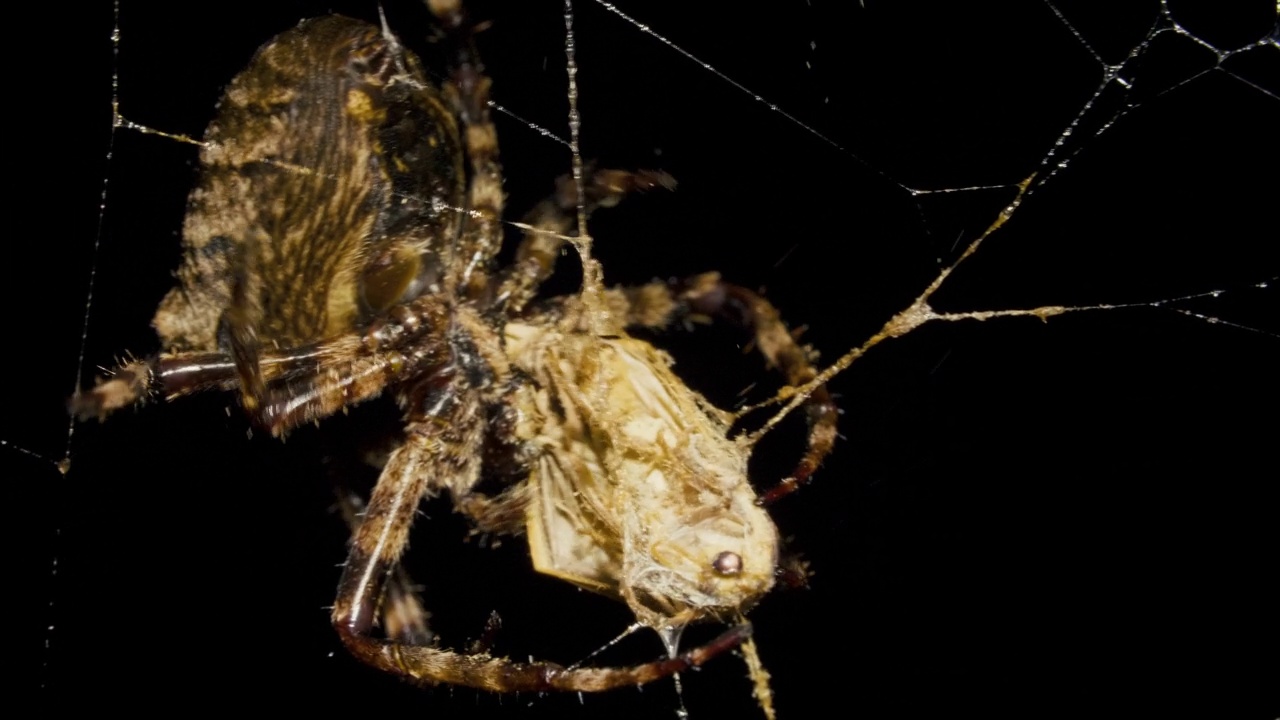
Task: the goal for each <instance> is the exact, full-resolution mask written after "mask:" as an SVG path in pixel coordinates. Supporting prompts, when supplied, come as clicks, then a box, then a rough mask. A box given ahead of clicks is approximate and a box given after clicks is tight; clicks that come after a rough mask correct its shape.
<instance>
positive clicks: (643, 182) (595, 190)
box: [497, 169, 676, 312]
mask: <svg viewBox="0 0 1280 720" xmlns="http://www.w3.org/2000/svg"><path fill="white" fill-rule="evenodd" d="M675 186H676V181H675V179H674V178H672V177H671V176H670V175H668V174H666V173H665V172H661V171H657V170H638V171H635V172H630V171H626V170H609V169H604V170H591V171H590V172H589V173H588V177H587V181H586V183H585V185H584V188H583V195H584V199H585V201H586V207H585V208H584V210H585V211H586V214H587V215H588V216H589V215H590V214H591V213H592V212H594V211H595V210H596V209H598V208H607V207H613V206H614V205H617V204H618V203H619V202H620V201H621V200H622V198H623V196H624V195H626V194H628V193H633V192H643V191H646V190H652V189H654V188H658V187H661V188H666V189H668V190H674V189H675ZM577 208H578V189H577V186H576V185H575V184H574V182H573V177H572V176H570V175H562V176H560V177H559V178H557V179H556V189H555V192H554V193H552V194H551V196H550V197H548V198H546V199H544V200H543V201H542V202H540V203H538V204H537V205H535V206H534V208H533V209H532V210H530V211H529V213H528V214H527V215H525V225H526V226H527V227H526V230H525V236H524V239H523V240H522V241H521V243H520V246H519V247H518V248H517V249H516V258H515V261H514V262H513V263H512V264H511V266H510V267H508V268H507V269H506V270H505V271H504V272H503V273H502V277H501V283H500V285H499V287H498V296H497V305H498V306H499V307H500V308H505V309H506V310H508V311H509V312H520V311H521V310H523V309H524V308H525V306H526V305H528V304H529V302H530V301H531V300H533V297H534V295H535V294H536V293H537V291H538V286H539V285H541V284H542V282H543V281H544V280H546V279H547V278H548V277H550V276H551V273H552V272H554V270H555V265H556V260H558V259H559V257H560V250H561V249H562V248H563V247H564V244H565V243H566V242H568V234H569V231H570V230H572V229H573V228H574V226H576V225H577V224H578V216H577Z"/></svg>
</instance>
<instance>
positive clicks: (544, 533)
mask: <svg viewBox="0 0 1280 720" xmlns="http://www.w3.org/2000/svg"><path fill="white" fill-rule="evenodd" d="M429 7H430V9H431V12H432V13H433V14H434V15H435V17H436V19H437V20H438V21H439V23H440V25H441V26H442V28H443V29H444V30H445V34H446V36H447V37H446V42H447V47H448V49H449V52H450V56H451V58H452V68H451V69H450V71H449V73H448V76H447V78H446V80H445V81H444V82H443V83H442V84H441V85H440V87H435V86H433V85H432V84H431V83H430V82H428V81H427V79H426V76H425V74H424V72H423V70H422V67H421V63H420V61H419V60H418V59H417V58H416V57H415V56H414V55H413V54H412V53H410V52H408V51H407V50H405V49H403V48H402V47H401V46H400V44H399V42H398V41H397V40H396V38H395V37H394V36H393V35H391V34H390V32H389V31H386V30H383V29H379V28H377V27H374V26H372V25H369V24H366V23H364V22H361V21H356V20H352V19H349V18H346V17H342V16H336V15H335V16H329V17H324V18H319V19H314V20H308V21H305V22H303V23H301V24H300V25H299V26H298V27H297V28H295V29H293V30H289V31H287V32H285V33H283V34H281V35H279V36H277V37H276V38H275V39H273V40H271V41H269V42H268V43H267V44H265V45H264V46H262V48H260V49H259V51H258V53H257V55H256V56H255V57H254V59H253V60H252V61H251V62H250V64H249V66H248V67H247V68H246V69H245V70H244V71H243V72H242V73H241V74H240V75H238V76H237V77H236V78H235V79H233V80H232V82H231V83H230V85H229V86H228V88H227V90H226V92H225V95H224V96H223V99H222V101H221V102H220V104H219V113H218V115H217V117H216V118H215V119H214V121H213V122H212V124H211V125H210V126H209V128H208V130H207V132H206V136H205V142H204V143H203V145H202V154H201V162H202V166H203V172H202V177H201V180H200V181H199V183H198V185H197V186H196V188H195V189H194V190H193V191H192V193H191V195H190V198H189V202H188V212H187V216H186V220H185V224H184V230H183V250H184V254H183V261H182V265H181V267H180V268H179V270H178V273H177V277H178V280H179V285H178V286H177V287H176V288H174V289H173V290H172V291H171V292H170V293H169V294H168V295H167V296H166V297H165V298H164V299H163V301H162V302H161V304H160V307H159V309H158V310H157V312H156V315H155V318H154V320H153V325H154V327H155V329H156V331H157V333H158V335H159V338H160V342H161V345H162V347H163V348H164V352H162V353H161V354H159V355H156V356H153V357H150V358H147V359H143V360H131V361H128V362H124V363H122V364H121V365H120V366H119V367H117V368H116V369H115V370H114V371H113V372H112V373H111V374H110V376H109V377H107V378H104V379H103V380H101V381H100V382H99V383H98V384H97V385H96V386H95V387H94V388H92V389H91V390H88V391H86V392H83V393H80V394H78V395H77V396H76V397H75V398H73V400H72V408H73V411H74V412H75V413H77V414H78V415H80V416H82V417H97V418H99V419H102V418H104V417H105V416H107V415H108V414H109V413H111V412H113V411H115V410H118V409H120V408H123V407H128V406H132V405H135V404H138V403H141V402H144V401H146V400H147V399H149V398H151V397H153V396H160V397H163V398H164V399H166V400H174V399H177V398H180V397H183V396H186V395H190V394H193V393H196V392H201V391H207V390H222V391H227V392H234V393H236V394H237V395H238V397H239V400H240V402H241V404H242V406H243V408H244V410H245V412H246V413H247V414H248V416H249V417H250V418H251V420H252V421H253V422H254V423H255V424H257V425H258V426H260V427H261V428H263V429H265V430H267V431H269V432H270V433H271V434H273V435H276V436H282V435H284V434H286V433H287V432H288V431H289V430H291V429H293V428H296V427H298V426H299V425H302V424H305V423H310V422H319V421H321V420H323V419H324V418H326V417H328V416H331V415H333V414H335V413H338V412H340V411H343V410H345V409H347V408H349V407H352V406H354V405H356V404H358V403H361V402H363V401H366V400H369V399H372V398H374V397H377V396H379V395H382V394H390V395H392V396H393V397H394V398H395V399H396V401H397V402H398V403H399V405H400V407H401V409H402V410H403V414H404V433H403V437H402V438H400V439H399V444H398V446H397V447H396V448H395V449H394V450H393V451H392V452H391V453H390V455H389V457H388V459H387V460H386V463H385V466H384V467H383V468H382V471H381V476H380V478H379V479H378V481H377V484H376V486H375V488H374V490H373V492H372V495H371V497H370V498H369V500H368V502H367V505H363V504H362V503H359V502H358V501H356V500H352V499H348V500H347V501H346V506H345V509H346V510H347V513H346V515H347V517H348V519H349V521H350V523H351V525H352V527H353V537H352V540H351V546H350V551H349V555H348V557H347V561H346V563H345V566H344V570H343V573H342V577H341V580H340V581H339V586H338V591H337V599H336V602H335V604H334V607H333V611H332V622H333V625H334V627H335V629H336V630H337V632H338V634H339V636H340V638H341V640H342V642H343V643H344V645H345V646H346V647H347V648H348V649H349V650H350V652H351V653H352V654H353V655H355V656H356V657H357V658H359V659H360V660H362V661H363V662H365V663H367V664H369V665H371V666H374V667H376V668H379V669H381V670H384V671H387V672H389V673H392V674H395V675H398V676H400V677H403V678H405V679H409V680H412V681H416V682H420V683H424V684H437V683H447V684H456V685H464V686H471V687H476V688H481V689H487V690H493V691H499V692H512V691H521V690H526V691H527V690H534V691H542V690H570V691H598V690H606V689H611V688H616V687H621V686H631V685H636V684H643V683H646V682H650V681H652V680H656V679H658V678H661V677H665V676H668V675H671V674H673V673H678V672H680V671H682V670H685V669H687V668H690V667H695V666H698V665H700V664H702V663H704V662H706V661H707V660H709V659H710V658H711V657H713V656H715V655H716V654H718V653H721V652H723V651H725V650H727V649H729V648H732V647H735V646H736V645H738V644H739V643H741V642H743V641H744V640H745V639H746V638H747V637H748V636H749V634H750V625H749V624H748V623H747V622H746V621H745V620H741V618H742V617H743V613H745V612H746V611H747V610H748V609H749V608H750V607H751V606H752V605H754V604H755V603H756V602H757V601H758V600H759V599H760V598H761V597H762V596H764V595H765V594H766V593H768V592H769V591H770V590H771V589H772V587H773V586H774V584H775V582H776V578H777V576H778V574H779V573H780V571H779V569H778V568H779V559H778V556H779V550H778V546H779V539H778V533H777V530H776V528H775V526H774V524H773V522H772V520H771V519H770V517H769V515H768V513H767V512H766V510H765V509H764V506H765V505H766V504H767V503H768V502H771V501H773V500H775V499H777V498H779V497H781V496H783V495H786V494H787V493H789V492H791V491H793V490H794V489H796V488H797V487H799V485H800V484H802V483H803V482H804V481H805V480H807V479H808V478H809V476H810V475H811V474H812V473H813V472H814V470H815V469H816V468H817V467H818V465H819V464H820V462H821V461H822V459H823V458H824V457H825V456H826V455H827V453H828V452H829V451H830V450H831V447H832V444H833V442H834V438H835V422H836V410H835V407H834V405H833V404H832V402H831V399H830V397H829V395H828V394H827V392H826V391H825V389H823V388H821V387H820V388H818V389H816V390H815V391H814V392H813V393H812V394H811V395H810V396H809V397H808V399H807V401H806V405H805V407H806V410H807V418H808V421H809V427H810V430H809V435H808V446H807V450H806V452H805V454H804V455H803V457H802V458H801V460H800V463H799V465H798V466H797V468H796V470H795V471H794V472H793V473H792V474H791V475H790V476H789V477H788V478H786V479H785V480H784V481H783V482H781V483H780V484H778V485H777V486H775V487H774V488H772V489H770V490H767V491H766V492H765V493H764V494H763V495H761V496H757V494H756V492H755V491H754V489H753V487H752V485H751V484H750V482H749V481H748V479H747V473H746V468H747V460H748V456H749V451H750V448H749V445H748V444H747V443H746V442H744V441H742V440H737V439H734V438H732V437H730V431H731V428H732V425H733V421H734V416H732V415H731V414H730V413H727V412H724V411H722V410H720V409H717V408H716V407H714V406H712V405H711V404H710V403H709V402H708V401H706V400H705V399H704V398H702V397H701V396H700V395H699V394H698V393H696V392H694V391H693V390H691V389H689V388H688V387H687V386H686V385H685V384H684V383H683V382H682V381H681V380H680V379H679V378H678V377H677V376H676V375H675V374H674V373H673V371H672V370H671V365H672V361H671V359H670V357H669V356H668V355H666V354H665V353H663V352H662V351H660V350H658V349H656V348H654V347H653V346H651V345H650V344H648V343H647V342H644V341H642V340H639V339H636V338H633V337H631V336H630V335H628V333H627V330H628V329H629V328H636V327H642V328H660V327H664V326H667V325H670V324H672V323H676V322H681V321H684V320H687V319H689V318H692V317H711V318H723V319H727V320H729V321H732V322H734V323H737V324H739V325H742V326H743V327H745V328H746V329H748V330H749V331H750V332H751V333H752V334H753V336H754V340H755V344H756V346H757V347H758V348H759V350H760V351H761V353H762V354H763V355H764V357H765V359H766V361H767V362H768V364H770V365H771V366H773V367H776V368H777V369H778V370H779V371H780V372H781V373H782V374H783V376H784V377H785V379H786V381H787V382H788V383H789V384H790V385H793V386H798V385H801V384H804V383H806V382H808V381H810V380H812V379H813V378H814V377H815V375H816V372H815V370H814V368H813V366H812V364H811V356H810V353H809V352H808V350H807V349H806V348H804V347H802V346H801V345H799V344H798V342H797V341H796V340H795V338H794V337H793V336H792V334H791V333H789V332H788V330H787V328H786V326H785V325H784V324H783V322H782V320H781V319H780V317H779V314H778V312H777V311H776V310H775V309H774V308H773V307H772V306H771V305H770V304H769V303H768V302H767V301H766V300H764V299H763V298H762V297H760V296H759V295H758V294H756V293H754V292H752V291H749V290H746V289H744V288H741V287H738V286H735V285H732V284H729V283H726V282H724V281H722V280H721V279H720V277H719V276H718V275H716V274H713V273H712V274H703V275H699V276H696V277H692V278H688V279H685V280H675V281H669V282H654V283H650V284H648V285H644V286H640V287H632V288H620V289H610V290H605V289H604V288H603V287H602V286H601V285H600V284H599V282H598V276H599V272H600V271H599V267H598V265H597V264H596V263H595V261H594V260H592V259H591V258H590V256H589V255H588V254H585V253H584V255H583V265H584V275H585V280H584V288H583V292H582V293H581V294H579V295H574V296H568V297H560V298H553V299H550V300H541V301H539V300H538V299H537V290H538V287H539V285H540V283H541V282H542V281H543V280H545V279H546V278H547V277H549V276H550V275H551V273H552V272H553V270H554V266H555V263H556V260H557V258H558V256H559V255H560V253H561V251H562V249H563V246H564V245H565V243H566V242H568V241H570V240H572V238H570V237H568V235H567V234H568V233H570V232H571V231H573V229H574V227H575V225H577V224H578V223H579V222H580V219H585V217H586V215H587V214H588V213H590V212H591V211H593V210H595V209H597V208H601V207H607V206H610V205H613V204H615V203H617V202H618V201H620V200H621V198H622V197H623V196H624V195H626V194H628V193H630V192H636V191H643V190H648V189H652V188H656V187H662V186H670V185H671V183H672V181H671V179H670V178H669V177H668V176H666V175H665V174H663V173H660V172H653V171H637V172H627V171H619V170H593V171H591V172H589V173H588V176H587V177H586V178H584V179H583V180H582V184H581V185H579V184H578V183H577V182H575V181H573V180H570V179H567V178H566V179H562V180H561V181H560V182H559V183H558V186H557V189H556V192H555V193H554V194H553V195H552V196H551V197H550V198H548V199H547V200H545V201H543V202H542V203H540V204H539V205H538V206H536V207H535V208H534V209H533V210H532V211H531V212H530V213H529V214H528V216H527V218H526V221H525V224H524V225H525V227H526V228H527V230H526V235H525V237H524V239H523V241H522V242H521V244H520V246H519V248H518V249H517V251H516V255H515V260H514V262H513V263H511V264H510V265H509V266H507V267H504V268H498V267H496V265H495V256H496V254H497V252H498V250H499V248H500V246H501V239H502V217H503V212H504V208H503V203H504V197H503V192H502V189H501V187H502V175H501V169H500V166H499V163H498V146H497V136H496V132H495V129H494V126H493V124H492V122H491V120H490V115H489V102H488V98H489V84H490V81H489V79H488V78H487V77H486V76H485V75H484V74H483V69H482V66H481V64H480V61H479V58H478V55H477V52H476V50H475V47H474V43H473V38H472V34H473V27H472V26H471V24H470V23H469V22H468V20H467V18H466V15H465V13H464V11H463V9H462V7H461V4H460V2H457V1H456V0H432V2H430V3H429ZM482 481H483V485H482ZM482 487H483V488H485V489H484V490H482V489H481V488H482ZM491 487H492V488H497V490H496V491H489V490H488V489H487V488H491ZM442 491H448V492H449V494H450V496H451V497H452V500H453V503H454V505H455V507H456V509H457V510H458V511H459V512H461V513H463V514H465V515H466V516H467V517H469V518H470V519H471V520H472V522H473V523H474V525H475V527H476V528H477V530H478V531H481V532H486V533H494V534H519V533H524V534H526V535H527V536H528V541H529V547H530V553H531V556H532V559H533V563H534V566H535V568H536V569H537V570H539V571H541V572H543V573H547V574H550V575H553V576H556V577H560V578H562V579H565V580H567V581H569V582H571V583H573V584H575V585H577V586H579V587H582V588H585V589H589V590H592V591H595V592H598V593H601V594H604V595H609V596H613V597H616V598H618V599H621V600H622V601H624V602H625V603H626V604H627V605H628V606H629V607H630V609H631V610H632V611H633V612H634V613H635V616H636V619H637V622H638V623H639V624H640V625H643V626H646V627H650V628H653V629H655V630H657V631H658V632H659V634H660V635H661V636H662V637H663V639H664V642H665V643H666V644H667V646H668V649H669V650H670V653H669V658H667V659H665V660H658V661H654V662H650V663H645V664H641V665H636V666H632V667H612V668H589V667H569V668H566V667H563V666H560V665H557V664H554V663H550V662H542V661H530V662H527V663H519V662H514V661H512V660H509V659H507V658H502V657H494V656H491V655H489V654H488V653H487V652H483V651H482V652H475V653H462V652H456V651H452V650H447V649H443V648H440V647H438V646H436V645H434V644H432V641H431V634H430V632H429V631H428V630H427V625H426V617H427V614H426V611H425V609H424V608H423V607H422V606H421V605H420V604H419V602H418V600H417V598H416V595H415V594H414V593H413V592H412V590H411V583H410V581H409V580H408V578H407V577H406V576H405V574H404V572H403V571H402V570H401V569H400V559H401V557H402V554H403V552H404V549H405V547H406V543H407V537H408V533H409V529H410V526H411V525H412V522H413V519H414V516H415V512H416V510H417V507H418V505H419V503H420V501H421V500H422V499H423V498H425V497H427V496H430V495H433V494H436V493H439V492H442ZM704 620H721V621H730V622H736V623H738V624H736V625H734V626H732V627H730V628H729V629H728V630H727V631H726V632H724V633H722V634H721V635H720V636H719V637H718V638H716V639H714V640H712V641H711V642H709V643H707V644H706V645H703V646H701V647H699V648H696V649H693V650H689V651H686V652H683V653H679V652H677V649H676V646H677V643H678V637H679V634H680V631H681V629H683V628H684V627H685V626H687V625H689V624H690V623H694V622H699V621H704ZM379 625H380V626H381V631H380V632H379V631H377V630H375V628H377V627H378V626H379Z"/></svg>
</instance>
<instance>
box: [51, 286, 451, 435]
mask: <svg viewBox="0 0 1280 720" xmlns="http://www.w3.org/2000/svg"><path fill="white" fill-rule="evenodd" d="M449 327H450V322H449V308H447V307H446V306H445V305H444V304H443V303H441V302H440V300H439V299H438V298H435V297H422V298H418V299H417V300H415V301H413V302H411V303H408V304H406V305H401V306H398V307H397V308H395V309H393V310H392V311H391V312H390V313H389V317H388V318H386V319H385V320H382V321H379V322H377V323H374V324H372V325H370V326H369V327H367V328H365V329H364V330H362V331H360V332H358V333H352V334H349V335H344V336H340V337H337V338H332V339H330V340H325V341H322V342H318V343H312V344H308V345H303V346H300V347H296V348H288V349H285V350H280V351H273V352H263V353H261V355H260V356H259V358H258V362H257V367H258V368H259V372H260V374H261V378H262V380H263V382H264V390H263V391H262V392H261V395H260V398H261V399H260V401H259V402H258V404H257V406H256V407H254V408H246V409H247V410H249V412H250V415H251V416H252V417H253V418H254V419H255V420H256V421H257V422H258V424H259V425H261V426H262V427H264V428H266V429H268V430H270V431H271V433H272V434H274V435H280V434H282V433H284V432H285V431H287V430H289V429H291V428H294V427H297V426H298V425H300V424H302V423H305V422H310V421H314V420H319V419H321V418H324V417H327V416H329V415H332V414H333V413H335V412H337V411H339V410H341V409H342V408H344V407H348V406H351V405H355V404H357V403H359V402H362V401H364V400H368V399H370V398H373V397H376V396H377V395H379V394H380V393H381V392H382V391H383V390H384V389H385V388H386V387H387V385H388V384H390V383H392V382H395V381H398V380H400V379H401V378H405V377H412V376H414V375H421V374H422V373H424V372H425V371H426V370H429V369H430V368H432V367H440V366H442V365H444V364H446V363H447V362H448V361H449V358H447V357H445V355H446V353H447V352H448V347H449V345H448V341H447V340H446V333H447V332H448V328H449ZM242 379H243V378H242V376H241V374H240V372H239V363H238V362H237V359H236V358H235V357H234V355H229V354H227V353H218V352H213V353H208V352H191V353H176V354H165V355H160V356H158V357H153V358H149V359H146V360H135V361H130V362H127V363H124V364H122V365H121V366H119V367H118V368H116V369H115V370H114V371H113V372H112V373H111V374H110V376H109V377H107V378H106V379H104V380H102V381H101V382H99V383H98V384H97V385H96V386H95V387H93V388H92V389H91V390H88V391H86V392H81V393H77V394H76V395H75V396H74V397H72V399H71V403H70V405H71V411H72V412H73V413H74V414H76V415H78V416H79V417H81V418H89V417H97V418H99V419H101V418H103V417H105V416H106V415H107V414H109V413H111V412H112V411H114V410H118V409H119V408H121V407H126V406H128V405H131V404H134V403H137V402H141V401H144V400H145V399H147V398H148V397H150V396H151V395H153V394H154V395H160V396H162V397H164V398H165V399H166V400H175V399H177V398H179V397H183V396H185V395H190V394H193V393H197V392H202V391H206V390H223V391H234V390H236V389H238V388H240V383H241V382H242Z"/></svg>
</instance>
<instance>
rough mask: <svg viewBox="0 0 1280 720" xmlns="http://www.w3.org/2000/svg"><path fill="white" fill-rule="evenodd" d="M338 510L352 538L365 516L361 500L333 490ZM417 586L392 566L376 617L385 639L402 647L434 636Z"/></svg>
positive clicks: (423, 642)
mask: <svg viewBox="0 0 1280 720" xmlns="http://www.w3.org/2000/svg"><path fill="white" fill-rule="evenodd" d="M336 494H337V498H338V511H339V512H340V513H341V514H342V519H343V521H345V522H346V524H347V527H348V528H350V530H351V534H352V536H354V535H355V534H356V531H357V530H359V528H360V523H361V522H362V521H363V518H364V514H365V504H364V499H363V498H361V497H360V495H359V494H357V493H356V492H354V491H352V490H345V489H341V488H339V489H338V490H337V493H336ZM418 588H419V586H418V585H416V584H414V582H413V578H412V577H410V576H409V573H408V571H406V570H405V569H404V567H403V566H402V565H396V567H395V568H394V569H392V571H391V573H390V574H389V575H388V577H387V588H386V592H385V594H384V596H383V598H382V606H381V607H380V608H379V615H380V616H381V618H382V629H383V632H385V633H386V635H387V637H388V638H390V639H392V640H394V641H396V642H398V643H402V644H405V645H430V644H432V642H433V641H434V640H435V637H436V635H435V633H433V632H431V627H430V625H429V624H428V622H427V619H428V618H429V617H431V613H429V612H427V609H426V607H425V606H423V604H422V599H421V598H420V597H418Z"/></svg>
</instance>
